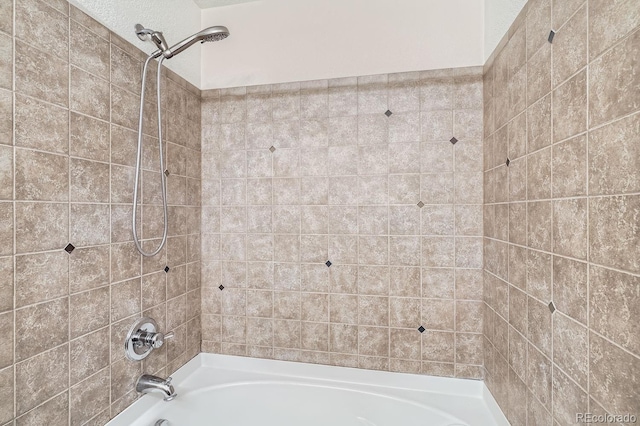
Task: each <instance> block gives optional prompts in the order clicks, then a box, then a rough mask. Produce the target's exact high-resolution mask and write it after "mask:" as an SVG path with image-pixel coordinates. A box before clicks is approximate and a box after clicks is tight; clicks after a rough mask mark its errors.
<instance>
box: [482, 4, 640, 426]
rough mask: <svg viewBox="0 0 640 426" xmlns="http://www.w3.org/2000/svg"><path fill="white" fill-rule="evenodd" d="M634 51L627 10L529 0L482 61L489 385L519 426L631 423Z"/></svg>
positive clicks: (636, 122)
mask: <svg viewBox="0 0 640 426" xmlns="http://www.w3.org/2000/svg"><path fill="white" fill-rule="evenodd" d="M552 29H553V30H554V33H555V34H554V36H553V38H550V34H551V30H552ZM550 40H551V42H550ZM638 46H640V8H638V4H637V2H636V1H611V2H610V1H597V0H589V1H570V2H569V1H551V0H531V1H530V2H529V3H528V5H527V6H526V7H525V9H524V10H523V11H522V13H521V14H520V16H519V17H518V19H517V20H516V21H515V23H514V24H513V26H512V28H511V29H510V31H509V32H508V34H507V35H506V36H505V38H504V40H503V42H502V43H501V44H500V46H499V48H498V49H497V50H496V52H495V53H494V54H493V56H492V57H491V59H490V60H489V61H488V62H487V65H486V66H485V73H484V74H485V75H484V88H485V95H484V102H485V112H484V114H485V115H484V124H485V147H484V154H485V160H484V164H485V190H484V194H485V203H486V204H485V212H484V217H485V252H484V256H485V290H484V297H485V302H486V307H485V318H484V326H485V327H484V339H485V350H484V352H485V368H486V371H487V377H486V382H487V385H488V386H489V389H490V390H491V392H492V393H493V395H494V396H495V398H496V399H497V401H498V403H499V404H500V406H501V408H502V409H503V411H504V412H505V413H506V414H507V416H508V418H509V420H510V421H511V423H512V424H514V425H524V424H529V425H531V424H552V422H553V423H554V424H562V425H565V424H574V423H575V422H576V420H577V418H576V413H587V412H588V413H594V414H604V413H609V414H626V413H630V414H635V415H636V416H637V415H638V414H640V399H639V398H638V390H639V389H640V339H639V338H638V336H639V335H638V325H639V324H640V308H639V306H640V298H639V295H638V289H639V288H640V260H639V259H640V232H638V217H639V216H640V196H639V195H638V192H640V175H639V170H640V162H639V161H638V158H640V153H639V151H638V149H639V148H638V147H640V140H639V139H638V138H639V136H638V135H640V104H639V103H638V99H640V80H639V76H640V73H638V66H639V63H638V57H639V55H638Z"/></svg>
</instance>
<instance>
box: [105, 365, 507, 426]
mask: <svg viewBox="0 0 640 426" xmlns="http://www.w3.org/2000/svg"><path fill="white" fill-rule="evenodd" d="M173 379H174V380H173V384H174V386H175V388H176V392H177V393H178V397H177V398H176V399H175V400H173V401H169V402H165V401H163V400H162V396H161V395H160V394H159V393H153V394H148V395H145V396H143V397H142V398H140V399H139V400H138V401H136V402H135V403H134V404H133V405H131V407H129V408H127V409H126V410H125V411H124V412H122V413H121V414H120V415H118V416H117V417H115V418H114V419H113V420H112V421H111V422H109V423H108V426H153V425H155V424H156V422H157V421H158V420H160V419H166V420H168V421H169V425H171V426H205V425H206V426H453V425H456V426H458V425H469V426H485V425H487V426H488V425H508V424H509V423H508V422H507V420H506V418H505V417H504V415H503V414H502V412H501V411H500V409H499V408H498V406H497V404H496V402H495V400H494V399H493V397H492V396H491V394H490V393H489V391H488V390H487V388H486V387H485V385H484V383H483V382H481V381H477V380H462V379H450V378H442V377H431V376H419V375H412V374H400V373H388V372H382V371H369V370H360V369H353V368H342V367H331V366H325V365H314V364H302V363H293V362H283V361H272V360H264V359H255V358H244V357H233V356H226V355H213V354H200V355H198V356H197V357H196V358H194V359H192V360H191V361H189V362H188V363H187V364H186V365H185V366H184V367H182V368H181V369H180V370H178V371H177V372H176V373H175V374H173Z"/></svg>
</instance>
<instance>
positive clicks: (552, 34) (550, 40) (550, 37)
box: [549, 30, 556, 43]
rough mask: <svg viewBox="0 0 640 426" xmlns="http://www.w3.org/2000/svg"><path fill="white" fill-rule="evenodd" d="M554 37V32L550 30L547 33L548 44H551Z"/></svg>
mask: <svg viewBox="0 0 640 426" xmlns="http://www.w3.org/2000/svg"><path fill="white" fill-rule="evenodd" d="M555 36H556V32H555V31H553V30H551V32H550V33H549V43H553V38H554V37H555Z"/></svg>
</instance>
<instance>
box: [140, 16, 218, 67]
mask: <svg viewBox="0 0 640 426" xmlns="http://www.w3.org/2000/svg"><path fill="white" fill-rule="evenodd" d="M136 34H137V35H138V38H140V40H143V41H146V40H151V41H153V42H154V43H155V45H156V46H157V47H158V50H157V51H156V52H154V53H152V54H151V56H153V57H154V58H159V57H160V56H164V57H165V58H166V59H169V58H173V57H174V56H175V55H177V54H178V53H180V52H182V51H183V50H186V49H188V48H189V47H191V46H192V45H193V44H194V43H197V42H201V43H207V42H214V41H220V40H224V39H225V38H227V37H229V30H228V29H227V27H223V26H215V27H209V28H205V29H204V30H202V31H199V32H197V33H195V34H194V35H192V36H189V37H187V38H185V39H184V40H182V41H181V42H179V43H176V44H175V45H173V46H171V47H168V45H167V42H166V41H165V39H164V37H163V36H162V33H161V32H159V31H154V30H150V29H148V28H144V27H143V26H142V25H140V24H136Z"/></svg>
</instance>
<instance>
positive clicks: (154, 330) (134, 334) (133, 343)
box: [124, 317, 173, 361]
mask: <svg viewBox="0 0 640 426" xmlns="http://www.w3.org/2000/svg"><path fill="white" fill-rule="evenodd" d="M172 337H173V332H170V333H167V334H163V333H160V332H159V331H158V323H156V322H155V321H154V320H153V319H152V318H148V317H144V318H140V319H139V320H138V321H136V322H135V324H133V325H132V326H131V328H130V329H129V333H127V338H126V339H125V341H124V353H125V355H126V356H127V358H129V359H130V360H131V361H140V360H143V359H145V358H146V357H148V356H149V354H151V351H153V350H154V349H158V348H160V347H162V345H163V344H164V342H165V340H167V339H171V338H172Z"/></svg>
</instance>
